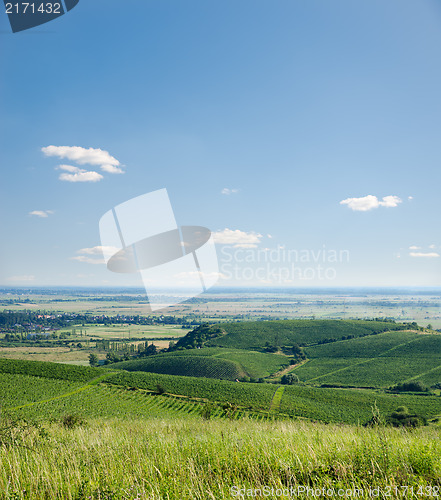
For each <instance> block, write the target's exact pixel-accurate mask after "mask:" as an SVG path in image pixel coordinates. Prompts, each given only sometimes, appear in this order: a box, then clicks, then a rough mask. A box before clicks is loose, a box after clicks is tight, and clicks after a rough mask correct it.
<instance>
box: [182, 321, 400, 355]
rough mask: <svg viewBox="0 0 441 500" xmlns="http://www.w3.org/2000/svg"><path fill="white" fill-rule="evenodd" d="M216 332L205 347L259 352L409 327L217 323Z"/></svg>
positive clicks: (376, 323)
mask: <svg viewBox="0 0 441 500" xmlns="http://www.w3.org/2000/svg"><path fill="white" fill-rule="evenodd" d="M216 328H221V329H222V330H224V331H225V332H226V333H227V334H226V335H222V336H219V337H217V338H215V339H213V340H209V341H208V342H207V343H206V345H207V346H219V347H228V348H231V347H233V348H236V349H251V350H261V349H262V347H264V346H265V345H266V344H267V343H268V342H269V343H270V344H271V345H277V346H292V345H293V344H299V345H313V344H316V343H318V342H320V341H325V340H331V339H332V340H341V339H343V338H344V337H348V336H354V337H361V336H364V335H372V334H374V333H381V332H385V331H389V330H403V329H408V328H409V326H408V325H407V326H406V325H404V324H399V323H391V322H382V321H363V320H283V321H245V322H241V323H221V324H219V325H216ZM188 335H191V332H190V334H188Z"/></svg>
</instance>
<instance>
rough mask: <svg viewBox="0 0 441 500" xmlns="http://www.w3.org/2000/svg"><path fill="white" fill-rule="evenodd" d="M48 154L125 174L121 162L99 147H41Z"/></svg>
mask: <svg viewBox="0 0 441 500" xmlns="http://www.w3.org/2000/svg"><path fill="white" fill-rule="evenodd" d="M41 150H42V152H43V153H44V154H45V155H46V156H55V157H58V158H61V159H67V160H71V161H74V162H76V163H78V165H94V166H99V167H101V170H103V171H104V172H108V173H110V174H123V173H124V171H123V170H122V168H121V163H120V162H119V161H118V160H117V159H116V158H115V157H113V156H112V155H110V154H109V152H108V151H104V150H103V149H98V148H82V147H80V146H46V147H44V148H41Z"/></svg>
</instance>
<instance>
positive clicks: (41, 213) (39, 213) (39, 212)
mask: <svg viewBox="0 0 441 500" xmlns="http://www.w3.org/2000/svg"><path fill="white" fill-rule="evenodd" d="M53 213H54V212H53V211H52V210H33V211H32V212H29V214H28V215H35V216H36V217H42V218H45V217H49V215H51V214H53Z"/></svg>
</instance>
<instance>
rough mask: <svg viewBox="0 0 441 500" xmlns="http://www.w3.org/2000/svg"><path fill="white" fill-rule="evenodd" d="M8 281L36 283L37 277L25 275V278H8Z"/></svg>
mask: <svg viewBox="0 0 441 500" xmlns="http://www.w3.org/2000/svg"><path fill="white" fill-rule="evenodd" d="M6 279H7V280H8V281H34V280H35V276H33V275H32V274H25V275H23V276H10V277H9V278H6Z"/></svg>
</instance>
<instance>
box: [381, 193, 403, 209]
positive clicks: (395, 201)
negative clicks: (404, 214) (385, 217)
mask: <svg viewBox="0 0 441 500" xmlns="http://www.w3.org/2000/svg"><path fill="white" fill-rule="evenodd" d="M401 202H402V200H401V198H399V197H398V196H395V195H390V196H384V197H383V200H382V201H379V202H378V204H379V205H380V207H387V208H395V207H398V205H399V204H400V203H401Z"/></svg>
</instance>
